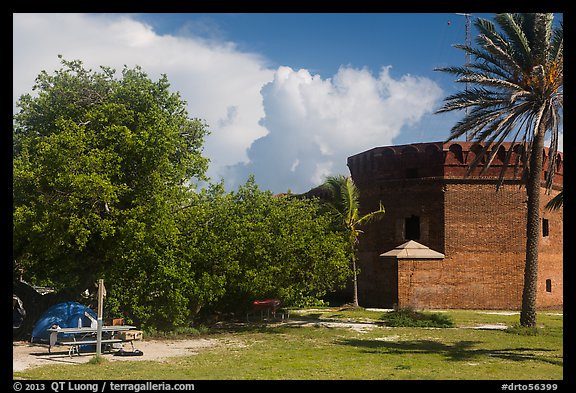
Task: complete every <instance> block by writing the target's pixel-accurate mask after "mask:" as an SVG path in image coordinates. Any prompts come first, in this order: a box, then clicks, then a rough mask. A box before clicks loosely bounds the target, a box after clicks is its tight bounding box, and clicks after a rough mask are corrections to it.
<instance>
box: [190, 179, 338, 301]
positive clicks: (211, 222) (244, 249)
mask: <svg viewBox="0 0 576 393" xmlns="http://www.w3.org/2000/svg"><path fill="white" fill-rule="evenodd" d="M204 198H205V201H204V202H203V203H202V204H201V205H202V206H203V207H201V208H200V207H199V206H200V205H197V206H196V207H195V208H193V209H189V210H188V211H187V213H188V215H187V216H186V217H187V218H186V219H185V220H186V225H187V227H188V228H189V230H183V231H182V233H185V234H186V235H185V236H183V237H184V241H186V242H188V245H187V246H186V247H185V249H186V252H187V253H188V254H187V256H186V258H187V259H188V260H189V261H190V263H191V264H193V265H194V266H195V268H194V269H193V270H195V274H196V276H198V277H204V279H206V280H209V282H210V283H211V284H210V285H204V286H203V287H202V288H199V290H198V293H197V299H199V301H198V303H197V305H199V306H205V308H206V309H207V310H218V311H233V312H240V311H244V310H245V309H246V308H247V307H248V306H249V305H250V303H251V301H252V300H254V299H258V298H280V299H281V300H282V301H283V302H284V304H285V305H291V306H304V305H310V304H315V303H318V302H320V300H321V298H322V297H323V296H324V295H325V294H326V293H328V292H331V291H333V290H335V289H337V288H339V287H341V286H343V285H344V284H345V282H346V279H347V277H348V276H349V269H348V267H347V257H346V255H347V254H346V242H345V241H344V239H343V237H342V234H341V233H340V232H338V231H335V230H334V229H333V227H332V219H331V217H330V216H329V215H327V214H326V213H325V212H323V211H322V209H321V206H320V204H319V203H318V202H317V201H315V200H308V199H299V198H294V197H290V196H274V195H272V193H271V192H269V191H262V190H260V189H259V188H258V186H257V185H256V184H255V182H254V179H253V178H251V179H249V180H248V182H247V183H246V184H245V185H243V186H241V187H240V188H239V189H238V190H237V191H236V192H230V193H225V192H224V191H223V188H222V186H221V185H220V186H214V187H213V188H212V189H211V190H209V191H208V192H207V193H205V195H204ZM197 282H198V281H197Z"/></svg>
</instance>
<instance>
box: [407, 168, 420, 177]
mask: <svg viewBox="0 0 576 393" xmlns="http://www.w3.org/2000/svg"><path fill="white" fill-rule="evenodd" d="M417 177H418V168H406V179H416V178H417Z"/></svg>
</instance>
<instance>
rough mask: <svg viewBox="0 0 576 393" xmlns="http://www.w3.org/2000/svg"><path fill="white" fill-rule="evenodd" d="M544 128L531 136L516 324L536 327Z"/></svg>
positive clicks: (542, 126) (542, 125)
mask: <svg viewBox="0 0 576 393" xmlns="http://www.w3.org/2000/svg"><path fill="white" fill-rule="evenodd" d="M544 135H545V128H544V122H542V124H541V127H540V129H539V130H538V133H537V134H536V135H535V136H534V140H533V142H532V149H531V155H530V170H529V174H528V179H527V184H526V193H527V196H528V212H527V220H526V266H525V268H524V289H523V292H522V310H521V312H520V325H522V326H526V327H534V326H536V293H537V288H538V286H537V284H538V244H539V242H540V177H541V176H542V159H543V154H542V152H543V149H544Z"/></svg>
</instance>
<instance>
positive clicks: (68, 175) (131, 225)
mask: <svg viewBox="0 0 576 393" xmlns="http://www.w3.org/2000/svg"><path fill="white" fill-rule="evenodd" d="M62 64H63V68H62V69H60V70H58V71H56V72H55V74H54V75H49V74H48V73H46V72H41V73H40V75H39V76H38V77H37V79H36V84H35V86H34V90H36V93H37V94H36V95H34V96H32V95H31V94H26V95H23V96H22V97H21V98H20V100H19V102H18V106H19V108H20V111H19V113H17V114H16V115H15V116H14V129H13V141H14V142H13V173H14V180H13V185H14V189H13V198H14V205H13V217H14V224H13V229H14V236H13V239H14V241H13V251H14V259H15V269H14V270H15V272H16V274H22V275H24V277H26V278H27V279H29V280H31V281H36V282H38V283H47V284H50V285H53V286H56V287H57V288H58V289H64V288H66V289H70V290H71V291H72V292H74V291H76V292H77V291H78V290H80V289H84V288H86V287H88V286H89V284H91V283H93V282H94V281H95V279H96V278H97V277H99V276H106V274H107V272H108V271H109V269H110V267H111V266H112V264H113V263H115V261H116V260H117V258H119V257H124V255H122V254H121V252H120V251H121V250H123V248H124V247H123V245H124V244H125V243H126V241H127V240H126V236H127V235H128V234H130V235H131V236H133V237H135V238H138V236H144V234H145V233H146V232H148V231H150V230H160V229H159V228H158V227H159V225H158V224H159V223H163V224H166V226H165V227H163V228H162V229H161V230H162V231H166V230H169V228H170V227H171V226H173V224H171V223H170V222H171V221H173V219H172V218H171V216H170V214H171V210H172V209H173V206H175V205H176V206H177V205H178V203H179V201H180V200H181V199H182V198H183V197H185V195H186V193H187V192H189V190H188V189H189V186H188V184H187V182H188V181H189V180H190V179H191V178H197V179H204V173H205V171H206V168H207V164H208V160H207V159H206V158H205V157H203V156H202V154H201V147H202V143H203V138H204V136H205V135H206V134H207V130H206V126H205V124H204V123H203V122H202V121H201V120H199V119H190V118H188V115H187V113H186V109H185V102H184V101H182V100H181V99H180V97H179V95H178V94H175V93H171V92H170V91H169V83H168V80H167V78H166V76H165V75H164V76H162V77H161V78H160V79H159V80H158V81H157V82H154V81H152V80H150V79H149V78H148V76H147V75H146V74H145V73H144V72H143V71H142V70H141V69H140V68H138V67H137V68H135V69H128V68H124V70H123V71H122V77H121V78H120V79H116V78H115V76H114V75H115V71H114V70H112V69H109V68H102V70H101V71H100V72H92V71H91V70H86V69H84V68H83V66H82V63H81V62H80V61H66V60H62ZM129 232H131V233H129Z"/></svg>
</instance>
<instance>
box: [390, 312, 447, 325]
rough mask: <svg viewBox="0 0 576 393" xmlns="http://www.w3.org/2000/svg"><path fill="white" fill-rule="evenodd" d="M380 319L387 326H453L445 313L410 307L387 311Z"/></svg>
mask: <svg viewBox="0 0 576 393" xmlns="http://www.w3.org/2000/svg"><path fill="white" fill-rule="evenodd" d="M381 319H382V320H383V321H384V322H385V324H386V325H387V326H393V327H437V328H449V327H454V321H453V320H452V319H451V318H450V316H448V315H446V314H439V313H430V312H421V311H416V310H414V309H412V308H401V309H397V310H394V311H390V312H387V313H385V314H384V315H383V316H382V318H381Z"/></svg>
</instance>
